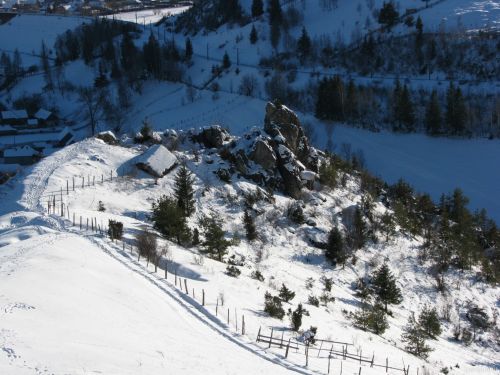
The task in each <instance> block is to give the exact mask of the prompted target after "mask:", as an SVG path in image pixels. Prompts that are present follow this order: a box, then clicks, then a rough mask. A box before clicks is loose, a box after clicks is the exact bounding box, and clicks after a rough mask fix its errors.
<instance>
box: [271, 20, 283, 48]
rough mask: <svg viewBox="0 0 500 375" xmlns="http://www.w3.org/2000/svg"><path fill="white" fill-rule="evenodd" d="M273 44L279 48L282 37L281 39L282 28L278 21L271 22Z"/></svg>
mask: <svg viewBox="0 0 500 375" xmlns="http://www.w3.org/2000/svg"><path fill="white" fill-rule="evenodd" d="M270 39H271V45H272V46H273V48H274V49H278V46H279V43H280V39H281V28H280V25H279V24H277V23H273V24H271V35H270Z"/></svg>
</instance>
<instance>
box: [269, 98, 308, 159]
mask: <svg viewBox="0 0 500 375" xmlns="http://www.w3.org/2000/svg"><path fill="white" fill-rule="evenodd" d="M264 130H265V131H266V132H267V133H268V134H269V135H271V136H272V137H276V136H278V135H282V136H283V137H284V138H285V140H286V144H287V147H288V148H290V149H291V150H292V151H296V150H297V146H298V140H299V137H300V136H302V135H303V133H302V128H301V127H300V121H299V118H298V117H297V115H296V114H295V113H294V112H293V111H292V110H291V109H288V108H287V107H285V106H284V105H279V104H274V103H271V102H269V103H267V105H266V116H265V118H264Z"/></svg>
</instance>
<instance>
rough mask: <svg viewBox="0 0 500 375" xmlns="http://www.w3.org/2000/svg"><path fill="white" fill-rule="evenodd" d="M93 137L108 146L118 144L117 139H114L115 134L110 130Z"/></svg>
mask: <svg viewBox="0 0 500 375" xmlns="http://www.w3.org/2000/svg"><path fill="white" fill-rule="evenodd" d="M95 137H96V138H97V139H100V140H101V141H103V142H105V143H107V144H108V145H112V146H114V145H117V144H118V139H117V138H116V136H115V134H114V133H113V132H112V131H110V130H108V131H105V132H101V133H99V134H97V135H96V136H95Z"/></svg>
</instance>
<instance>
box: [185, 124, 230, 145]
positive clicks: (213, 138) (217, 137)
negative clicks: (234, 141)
mask: <svg viewBox="0 0 500 375" xmlns="http://www.w3.org/2000/svg"><path fill="white" fill-rule="evenodd" d="M229 139H230V136H229V133H228V132H227V131H226V130H225V129H222V127H220V126H219V125H213V126H209V127H206V128H203V129H202V130H201V132H199V133H198V134H194V135H193V141H195V142H199V143H202V144H203V145H204V146H205V147H208V148H220V147H222V146H223V145H224V142H226V141H228V140H229Z"/></svg>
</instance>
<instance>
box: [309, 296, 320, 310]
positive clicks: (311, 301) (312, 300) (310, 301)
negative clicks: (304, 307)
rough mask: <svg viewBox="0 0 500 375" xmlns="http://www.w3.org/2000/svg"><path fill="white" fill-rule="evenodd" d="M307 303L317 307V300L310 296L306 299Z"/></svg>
mask: <svg viewBox="0 0 500 375" xmlns="http://www.w3.org/2000/svg"><path fill="white" fill-rule="evenodd" d="M307 303H308V304H310V305H313V306H316V307H319V299H318V297H316V296H313V295H310V296H309V297H308V298H307Z"/></svg>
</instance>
